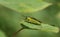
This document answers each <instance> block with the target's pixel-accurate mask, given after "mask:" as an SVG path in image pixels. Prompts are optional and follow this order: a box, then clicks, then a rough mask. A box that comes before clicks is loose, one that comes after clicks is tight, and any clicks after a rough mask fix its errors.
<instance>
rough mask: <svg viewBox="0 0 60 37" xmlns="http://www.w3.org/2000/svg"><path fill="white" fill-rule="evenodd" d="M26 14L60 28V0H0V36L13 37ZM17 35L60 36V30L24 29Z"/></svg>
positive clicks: (27, 36) (35, 36) (30, 36)
mask: <svg viewBox="0 0 60 37" xmlns="http://www.w3.org/2000/svg"><path fill="white" fill-rule="evenodd" d="M22 15H24V16H32V17H35V18H36V19H38V20H40V21H42V22H43V23H45V24H50V25H55V26H56V27H58V28H60V0H0V37H12V35H13V33H15V32H16V31H18V30H19V29H21V26H20V22H21V21H22V20H23V19H24V18H25V17H23V16H22ZM16 37H60V32H58V33H50V32H45V31H37V30H29V29H24V30H22V31H21V32H19V33H18V34H17V35H16Z"/></svg>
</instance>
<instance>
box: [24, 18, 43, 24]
mask: <svg viewBox="0 0 60 37" xmlns="http://www.w3.org/2000/svg"><path fill="white" fill-rule="evenodd" d="M25 22H28V23H31V24H35V25H40V24H41V23H42V22H41V21H39V20H37V19H36V18H33V17H26V18H25Z"/></svg>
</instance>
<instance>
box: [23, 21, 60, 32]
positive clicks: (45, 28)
mask: <svg viewBox="0 0 60 37" xmlns="http://www.w3.org/2000/svg"><path fill="white" fill-rule="evenodd" d="M22 24H23V25H25V26H27V27H29V28H31V29H37V30H42V31H46V32H53V33H58V32H59V28H58V27H55V26H51V25H49V24H43V23H42V24H41V25H34V24H31V23H27V22H22ZM27 29H28V28H27Z"/></svg>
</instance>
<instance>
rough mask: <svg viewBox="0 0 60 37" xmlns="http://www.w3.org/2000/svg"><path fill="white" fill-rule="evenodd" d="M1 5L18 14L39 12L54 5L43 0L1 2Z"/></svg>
mask: <svg viewBox="0 0 60 37" xmlns="http://www.w3.org/2000/svg"><path fill="white" fill-rule="evenodd" d="M0 4H1V5H3V6H6V7H8V8H10V9H12V10H15V11H18V12H37V11H41V10H43V9H45V8H46V7H48V6H50V5H52V3H48V2H44V1H43V0H41V1H40V0H17V1H16V0H5V1H4V0H0Z"/></svg>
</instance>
